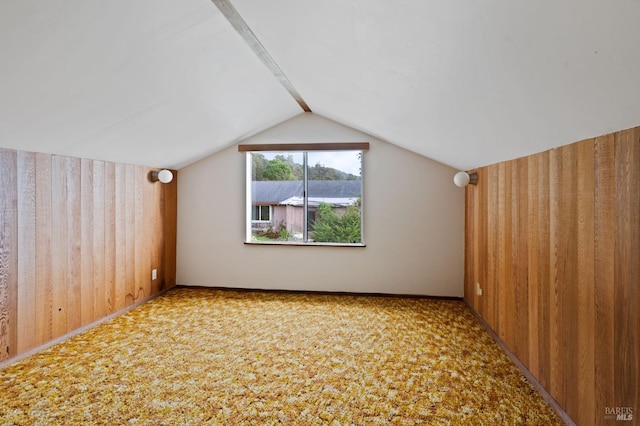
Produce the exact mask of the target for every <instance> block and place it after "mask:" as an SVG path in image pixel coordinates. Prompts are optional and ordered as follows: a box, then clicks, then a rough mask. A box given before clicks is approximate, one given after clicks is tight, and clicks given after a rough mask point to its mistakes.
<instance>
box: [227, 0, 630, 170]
mask: <svg viewBox="0 0 640 426" xmlns="http://www.w3.org/2000/svg"><path fill="white" fill-rule="evenodd" d="M233 3H234V5H235V7H236V9H237V10H238V11H239V13H240V15H241V16H242V17H243V18H244V20H245V21H246V22H247V24H248V25H249V27H251V29H252V30H253V32H254V33H255V34H256V35H257V37H258V39H259V40H260V41H261V42H262V44H263V45H264V46H265V48H266V49H267V51H269V53H270V54H271V56H272V57H273V58H274V60H275V61H276V62H277V63H278V64H279V65H280V68H281V69H282V70H283V71H284V73H285V74H286V75H287V76H288V77H289V79H290V80H291V82H292V83H293V85H294V86H295V87H296V88H297V90H298V91H299V92H300V94H301V95H302V97H303V98H304V99H305V100H306V102H307V103H308V104H309V106H310V107H311V109H312V110H313V112H314V113H316V114H320V115H322V116H325V117H327V118H330V119H332V120H335V121H337V122H340V123H342V124H345V125H348V126H351V127H353V128H355V129H358V130H361V131H365V132H367V133H369V134H372V135H374V136H377V137H380V138H382V139H385V140H387V141H389V142H392V143H395V144H397V145H400V146H402V147H404V148H407V149H410V150H412V151H414V152H417V153H419V154H422V155H425V156H427V157H430V158H432V159H435V160H437V161H440V162H442V163H445V164H448V165H451V166H454V167H457V168H459V169H468V168H472V167H477V166H481V165H486V164H490V163H495V162H498V161H501V160H506V159H511V158H515V157H519V156H523V155H527V154H531V153H534V152H539V151H542V150H545V149H549V148H552V147H557V146H561V145H564V144H568V143H571V142H574V141H577V140H580V139H583V138H587V137H593V136H596V135H600V134H604V133H609V132H612V131H615V130H619V129H623V128H627V127H632V126H634V125H638V124H640V84H639V81H638V76H640V25H638V17H640V2H638V1H632V0H618V1H613V2H612V1H603V0H597V1H596V0H570V1H564V2H556V1H552V0H542V1H535V2H528V1H512V0H493V1H479V2H455V1H454V2H452V1H450V0H430V1H423V0H403V1H401V0H398V1H393V2H390V1H387V0H352V1H348V2H345V1H340V0H323V1H300V0H272V1H268V2H265V1H259V0H233Z"/></svg>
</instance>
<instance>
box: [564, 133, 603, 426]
mask: <svg viewBox="0 0 640 426" xmlns="http://www.w3.org/2000/svg"><path fill="white" fill-rule="evenodd" d="M594 142H595V141H594V140H588V141H584V142H580V143H579V144H578V145H577V150H578V152H577V156H578V159H577V169H576V176H579V179H578V181H577V192H578V194H577V205H576V215H575V216H576V218H577V262H576V267H577V276H576V281H575V282H576V283H577V284H578V285H576V286H575V288H576V292H577V294H576V299H575V300H574V304H575V305H577V312H576V314H577V318H576V326H575V330H576V331H577V333H576V334H577V336H576V337H577V342H576V349H577V351H576V354H575V355H576V357H577V359H576V362H575V364H574V365H575V374H576V376H577V380H576V382H575V386H576V388H577V389H576V390H577V392H576V394H575V406H574V407H573V409H574V410H575V412H576V413H577V417H576V421H577V422H578V423H579V424H593V423H595V422H596V418H595V416H594V414H595V413H594V412H593V411H592V407H594V406H595V395H596V392H595V383H596V381H595V344H596V343H595V339H594V334H595V327H596V324H595V307H594V305H595V296H594V287H595V278H594V260H595V258H594V252H595V249H594V247H595V219H594V209H595V189H594V184H595V175H594V161H595V157H594V152H595V151H594V147H595V143H594ZM575 302H577V303H575ZM567 409H571V407H570V406H569V405H567Z"/></svg>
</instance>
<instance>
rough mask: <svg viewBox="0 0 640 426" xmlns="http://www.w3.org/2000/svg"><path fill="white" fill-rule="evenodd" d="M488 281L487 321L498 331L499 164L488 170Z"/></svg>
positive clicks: (486, 294) (486, 290)
mask: <svg viewBox="0 0 640 426" xmlns="http://www.w3.org/2000/svg"><path fill="white" fill-rule="evenodd" d="M487 178H488V179H487V182H488V185H487V187H488V191H487V205H486V207H487V281H486V289H485V297H486V298H487V323H488V324H489V325H490V326H491V328H493V330H494V331H495V332H496V334H497V333H498V328H499V323H498V309H499V303H498V302H499V298H498V291H499V287H498V280H499V269H498V261H499V253H498V245H499V244H498V241H499V233H498V229H499V227H500V226H499V224H500V222H499V220H500V218H499V208H498V203H499V187H500V173H499V167H498V165H497V164H494V165H491V166H489V167H488V170H487Z"/></svg>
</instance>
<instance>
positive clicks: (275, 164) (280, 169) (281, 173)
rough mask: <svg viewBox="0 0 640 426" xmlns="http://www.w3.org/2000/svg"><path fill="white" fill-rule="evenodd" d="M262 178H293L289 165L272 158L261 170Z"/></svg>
mask: <svg viewBox="0 0 640 426" xmlns="http://www.w3.org/2000/svg"><path fill="white" fill-rule="evenodd" d="M262 177H263V180H294V176H293V173H292V172H291V167H289V165H288V164H287V163H285V162H284V161H282V160H280V159H277V158H276V159H273V160H270V161H269V162H268V163H267V167H265V169H264V171H263V172H262Z"/></svg>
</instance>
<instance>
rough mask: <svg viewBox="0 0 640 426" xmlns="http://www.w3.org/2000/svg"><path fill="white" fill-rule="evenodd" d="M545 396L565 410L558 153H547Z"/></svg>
mask: <svg viewBox="0 0 640 426" xmlns="http://www.w3.org/2000/svg"><path fill="white" fill-rule="evenodd" d="M549 172H550V176H549V240H550V242H549V260H550V265H549V275H550V278H549V281H550V282H549V284H550V285H549V337H548V338H549V370H550V374H549V393H550V394H551V396H552V397H553V398H554V399H555V400H556V401H558V404H560V405H561V406H562V407H564V406H565V398H564V380H563V377H562V371H563V360H562V355H563V352H564V349H563V347H562V333H561V331H562V326H563V324H562V299H561V297H562V292H561V286H563V285H564V283H563V282H562V276H561V274H560V270H561V267H562V254H563V252H562V249H561V247H560V245H561V240H562V238H563V235H562V234H561V231H562V223H561V211H562V210H561V200H562V196H563V193H562V189H563V186H562V150H561V149H553V150H551V151H550V152H549Z"/></svg>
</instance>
